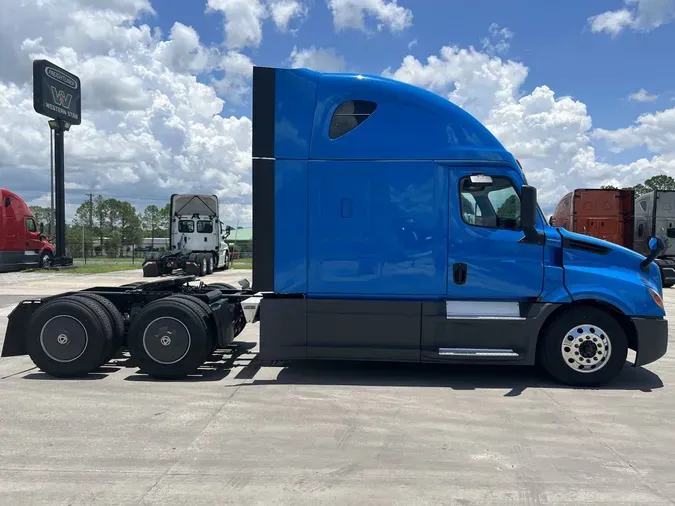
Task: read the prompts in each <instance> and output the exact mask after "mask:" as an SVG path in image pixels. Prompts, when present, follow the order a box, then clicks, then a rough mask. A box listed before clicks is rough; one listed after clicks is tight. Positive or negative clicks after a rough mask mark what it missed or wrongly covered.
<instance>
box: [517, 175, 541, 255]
mask: <svg viewBox="0 0 675 506" xmlns="http://www.w3.org/2000/svg"><path fill="white" fill-rule="evenodd" d="M536 224H537V189H536V188H535V187H534V186H528V185H523V186H522V187H521V189H520V228H522V230H523V232H524V233H525V240H526V241H527V242H533V243H538V242H539V232H537V229H536Z"/></svg>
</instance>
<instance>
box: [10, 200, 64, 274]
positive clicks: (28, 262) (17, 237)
mask: <svg viewBox="0 0 675 506" xmlns="http://www.w3.org/2000/svg"><path fill="white" fill-rule="evenodd" d="M54 253H55V249H54V246H53V245H52V244H51V243H50V242H49V241H48V240H47V236H46V235H44V234H43V233H42V232H40V228H39V226H38V224H37V221H36V220H35V216H33V213H32V212H31V210H30V208H29V207H28V205H27V204H26V203H25V202H24V201H23V199H22V198H21V197H19V196H18V195H17V194H16V193H13V192H11V191H9V190H6V189H4V188H0V272H8V271H18V270H21V269H28V268H31V267H48V266H49V265H51V263H52V259H53V258H54Z"/></svg>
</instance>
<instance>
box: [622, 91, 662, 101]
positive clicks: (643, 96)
mask: <svg viewBox="0 0 675 506" xmlns="http://www.w3.org/2000/svg"><path fill="white" fill-rule="evenodd" d="M657 98H659V96H658V95H650V94H649V93H647V90H645V89H644V88H640V89H639V90H638V91H636V92H635V93H631V94H630V95H629V96H628V100H632V101H633V102H654V101H655V100H656V99H657Z"/></svg>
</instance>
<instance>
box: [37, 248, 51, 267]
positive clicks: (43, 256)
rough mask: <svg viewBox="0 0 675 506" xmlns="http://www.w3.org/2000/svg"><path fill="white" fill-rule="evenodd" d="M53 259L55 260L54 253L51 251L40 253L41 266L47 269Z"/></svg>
mask: <svg viewBox="0 0 675 506" xmlns="http://www.w3.org/2000/svg"><path fill="white" fill-rule="evenodd" d="M53 261H54V256H53V255H52V252H51V251H49V250H44V251H43V252H42V253H40V268H41V269H46V268H48V267H51V266H52V262H53Z"/></svg>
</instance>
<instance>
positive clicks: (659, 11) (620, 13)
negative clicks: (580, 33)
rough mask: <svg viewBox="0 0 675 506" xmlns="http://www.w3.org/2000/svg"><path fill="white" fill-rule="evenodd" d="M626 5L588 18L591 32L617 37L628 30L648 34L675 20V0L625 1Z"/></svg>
mask: <svg viewBox="0 0 675 506" xmlns="http://www.w3.org/2000/svg"><path fill="white" fill-rule="evenodd" d="M624 5H625V6H624V7H623V8H621V9H618V10H615V11H606V12H603V13H601V14H598V15H596V16H592V17H590V18H588V22H589V24H590V26H591V30H592V31H593V32H596V33H601V32H605V33H608V34H610V35H611V36H612V37H615V36H617V35H618V34H619V33H621V32H622V31H623V30H624V29H626V28H631V29H633V30H635V31H641V32H648V31H651V30H653V29H655V28H658V27H660V26H662V25H665V24H668V23H670V22H671V21H673V20H674V19H675V0H624Z"/></svg>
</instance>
